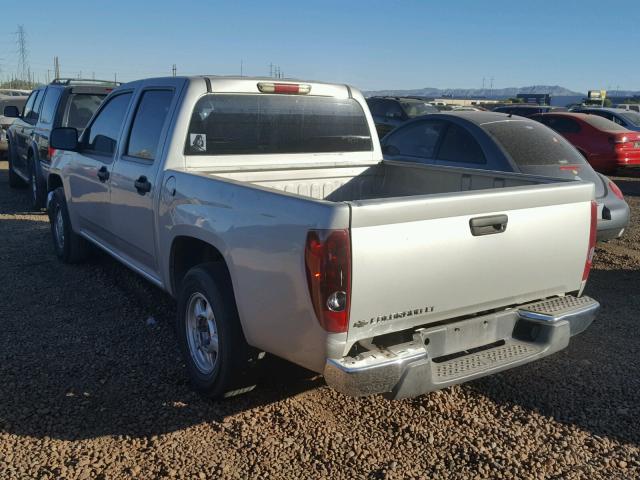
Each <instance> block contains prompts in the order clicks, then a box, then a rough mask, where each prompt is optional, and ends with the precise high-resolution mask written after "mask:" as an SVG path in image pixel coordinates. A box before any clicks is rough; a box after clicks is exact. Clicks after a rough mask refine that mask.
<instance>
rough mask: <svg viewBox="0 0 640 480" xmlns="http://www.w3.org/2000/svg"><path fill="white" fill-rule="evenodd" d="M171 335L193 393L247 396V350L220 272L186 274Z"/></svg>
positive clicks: (212, 267) (209, 267)
mask: <svg viewBox="0 0 640 480" xmlns="http://www.w3.org/2000/svg"><path fill="white" fill-rule="evenodd" d="M176 330H177V336H178V341H179V343H180V348H181V350H182V354H183V358H184V361H185V363H186V366H187V372H188V374H189V379H190V381H191V384H192V385H193V387H194V389H196V390H197V391H199V392H200V393H202V394H204V395H206V396H208V397H211V398H216V399H217V398H223V397H228V396H231V395H234V394H238V393H243V392H246V391H249V390H252V389H253V387H254V385H253V382H251V380H250V377H249V375H248V373H249V372H248V369H249V368H248V367H249V365H250V360H251V358H250V356H251V351H252V349H251V348H250V347H249V345H247V343H246V341H245V339H244V335H243V333H242V328H241V326H240V320H239V318H238V311H237V309H236V304H235V299H234V296H233V292H232V290H231V286H230V285H229V282H228V277H227V276H226V274H225V270H224V266H222V265H220V264H217V263H206V264H203V265H199V266H197V267H194V268H192V269H191V270H189V271H188V272H187V274H186V275H185V277H184V280H183V281H182V287H181V290H180V294H179V297H178V316H177V322H176Z"/></svg>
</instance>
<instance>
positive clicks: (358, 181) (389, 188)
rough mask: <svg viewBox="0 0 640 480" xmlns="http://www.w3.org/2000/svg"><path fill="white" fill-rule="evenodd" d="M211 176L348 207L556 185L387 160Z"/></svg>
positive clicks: (515, 176) (539, 179)
mask: <svg viewBox="0 0 640 480" xmlns="http://www.w3.org/2000/svg"><path fill="white" fill-rule="evenodd" d="M206 173H208V174H210V175H215V176H219V177H223V178H226V179H229V180H234V181H238V182H247V183H251V184H253V185H257V186H261V187H266V188H271V189H275V190H280V191H283V192H286V193H289V194H293V195H298V196H302V197H309V198H314V199H317V200H327V201H331V202H348V201H354V200H369V199H382V198H393V197H407V196H414V195H429V194H440V193H454V192H462V191H472V190H484V189H491V188H504V187H517V186H523V185H537V184H540V183H549V182H553V181H554V180H550V179H544V178H543V177H533V176H528V175H522V174H512V173H505V172H492V171H486V170H470V169H463V168H452V167H436V166H431V165H416V164H412V163H403V162H389V161H384V162H380V163H376V164H373V165H364V166H356V165H353V166H349V165H347V166H335V167H325V166H305V167H304V168H301V167H300V166H295V165H293V166H291V168H283V167H282V166H280V167H279V168H277V169H275V168H273V169H272V168H262V169H260V170H251V171H225V172H221V171H209V172H206Z"/></svg>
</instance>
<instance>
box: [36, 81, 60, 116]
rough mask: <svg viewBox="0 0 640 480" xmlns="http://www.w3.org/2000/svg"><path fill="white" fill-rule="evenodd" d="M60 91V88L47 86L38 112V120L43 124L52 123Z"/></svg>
mask: <svg viewBox="0 0 640 480" xmlns="http://www.w3.org/2000/svg"><path fill="white" fill-rule="evenodd" d="M61 93H62V90H60V89H59V88H47V93H46V95H45V97H44V103H43V104H42V111H41V112H40V121H41V122H42V123H43V124H47V125H49V124H51V123H53V120H54V118H55V116H56V107H57V106H58V100H59V99H60V94H61Z"/></svg>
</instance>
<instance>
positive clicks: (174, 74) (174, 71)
mask: <svg viewBox="0 0 640 480" xmlns="http://www.w3.org/2000/svg"><path fill="white" fill-rule="evenodd" d="M176 71H177V68H176V64H175V63H174V64H173V67H171V73H172V74H173V76H174V77H175V76H176Z"/></svg>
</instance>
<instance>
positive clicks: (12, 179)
mask: <svg viewBox="0 0 640 480" xmlns="http://www.w3.org/2000/svg"><path fill="white" fill-rule="evenodd" d="M14 158H15V156H14V152H13V148H11V143H10V144H9V146H8V148H7V162H8V163H9V186H10V187H11V188H22V187H24V186H25V184H24V181H23V180H22V178H20V177H19V176H18V174H17V173H16V172H15V171H14V170H13V163H14Z"/></svg>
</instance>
